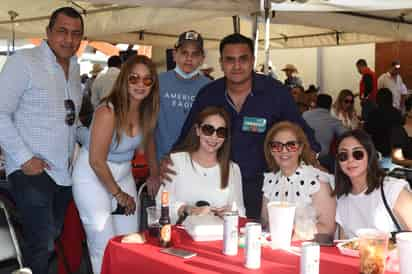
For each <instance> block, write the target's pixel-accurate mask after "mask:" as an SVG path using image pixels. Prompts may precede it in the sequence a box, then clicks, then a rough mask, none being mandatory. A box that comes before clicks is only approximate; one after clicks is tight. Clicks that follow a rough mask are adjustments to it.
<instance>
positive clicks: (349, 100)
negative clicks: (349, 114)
mask: <svg viewBox="0 0 412 274" xmlns="http://www.w3.org/2000/svg"><path fill="white" fill-rule="evenodd" d="M343 102H345V104H351V105H352V104H353V100H351V99H345V100H344V101H343Z"/></svg>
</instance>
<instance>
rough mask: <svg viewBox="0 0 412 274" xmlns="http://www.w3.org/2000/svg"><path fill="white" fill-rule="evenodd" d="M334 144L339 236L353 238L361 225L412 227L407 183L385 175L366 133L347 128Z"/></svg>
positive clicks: (390, 228)
mask: <svg viewBox="0 0 412 274" xmlns="http://www.w3.org/2000/svg"><path fill="white" fill-rule="evenodd" d="M337 145H338V150H337V151H338V154H337V157H336V158H337V161H336V168H335V183H336V187H335V191H334V194H336V196H337V198H338V206H337V211H336V222H337V223H338V224H339V226H340V228H341V229H340V237H341V238H352V237H355V236H356V231H357V230H358V229H360V228H374V229H378V230H381V231H387V232H392V231H397V230H399V229H397V226H396V224H395V221H396V222H397V223H398V224H399V226H400V227H401V229H406V230H412V194H411V192H410V191H409V190H408V186H407V185H408V183H407V182H406V181H405V180H401V179H396V178H392V177H389V176H386V175H385V173H384V171H383V170H382V169H381V168H380V167H379V164H378V158H377V152H376V149H375V147H374V145H373V142H372V140H371V138H370V137H369V135H368V134H367V133H366V132H364V131H363V130H360V129H357V130H353V131H348V132H346V133H344V134H343V135H341V136H340V137H339V139H338V142H337ZM382 188H383V194H384V195H382ZM383 196H385V199H386V201H387V205H388V208H386V206H385V203H384V200H383ZM391 213H392V214H393V216H394V219H392V218H391Z"/></svg>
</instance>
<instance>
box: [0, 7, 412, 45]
mask: <svg viewBox="0 0 412 274" xmlns="http://www.w3.org/2000/svg"><path fill="white" fill-rule="evenodd" d="M277 1H278V0H276V1H273V2H277ZM300 1H301V0H300ZM298 2H299V1H294V2H293V3H292V2H289V1H286V2H284V3H281V4H276V3H273V4H272V9H273V10H274V11H275V12H274V13H273V14H272V15H273V16H272V19H271V23H272V26H271V33H270V40H271V47H272V48H282V47H316V46H327V45H337V44H339V45H345V44H355V43H367V42H380V41H390V40H412V13H411V11H412V1H409V0H391V1H388V0H362V1H359V0H357V1H353V0H309V1H307V3H305V4H301V3H298ZM67 5H71V6H73V7H76V8H78V10H79V11H82V12H84V14H85V25H86V33H85V34H86V37H87V38H88V39H91V40H104V41H109V42H113V43H114V42H127V43H138V44H151V45H153V46H161V47H165V46H170V45H173V43H174V42H175V41H176V37H177V35H178V34H179V33H181V32H183V31H185V30H188V29H195V30H197V31H199V32H201V33H202V35H203V36H204V38H205V43H206V47H208V48H216V47H217V44H218V41H219V40H220V39H221V38H222V37H223V36H225V35H227V34H229V33H232V32H233V22H232V16H233V15H239V16H240V17H241V26H240V30H241V32H242V33H243V34H245V35H248V36H251V34H252V21H253V17H252V16H251V15H252V14H255V13H256V12H259V11H260V9H261V3H260V1H259V0H241V1H240V0H194V1H188V0H88V1H67V0H66V1H64V0H36V1H26V0H2V1H1V3H0V38H11V29H12V27H11V26H12V24H14V29H15V36H16V38H31V37H43V36H44V34H45V26H46V25H47V22H48V16H49V15H50V13H51V12H52V11H53V10H54V9H56V8H58V7H62V6H67ZM9 11H15V12H17V13H18V16H17V17H16V18H15V19H14V21H13V22H14V23H12V20H11V19H10V15H9ZM261 27H262V28H261V29H260V31H261V33H263V26H261ZM262 45H263V42H262Z"/></svg>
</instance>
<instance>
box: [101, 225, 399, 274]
mask: <svg viewBox="0 0 412 274" xmlns="http://www.w3.org/2000/svg"><path fill="white" fill-rule="evenodd" d="M146 236H147V234H146ZM172 238H173V239H174V243H173V244H174V246H175V247H178V248H183V249H187V250H190V251H194V252H196V253H197V254H198V255H197V256H195V257H193V258H190V259H182V258H178V257H174V256H170V255H167V254H163V253H160V252H159V250H160V249H161V247H160V246H158V245H157V239H154V238H150V237H149V240H148V242H147V243H145V244H122V243H121V242H120V240H121V237H115V238H113V239H111V240H110V242H109V243H108V245H107V247H106V250H105V254H104V258H103V264H102V272H101V274H122V273H141V274H151V273H153V274H158V273H179V274H180V273H182V274H188V273H201V274H212V273H213V274H216V273H228V274H239V273H276V274H299V260H300V257H299V255H297V254H292V253H289V252H286V251H282V250H272V249H270V248H268V247H264V248H262V264H261V268H260V269H258V270H250V269H247V268H245V267H244V266H243V256H244V249H242V248H239V254H238V255H237V256H225V255H223V254H222V241H213V242H194V241H193V240H192V239H191V238H190V236H189V235H188V234H187V233H186V232H185V231H184V230H183V229H181V228H174V230H173V234H172ZM320 258H321V262H320V274H330V273H334V274H358V273H359V259H358V258H352V257H347V256H343V255H341V254H340V253H339V251H338V249H337V248H336V247H321V256H320ZM386 273H388V274H389V273H392V272H386Z"/></svg>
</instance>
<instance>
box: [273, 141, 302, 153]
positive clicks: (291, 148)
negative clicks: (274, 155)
mask: <svg viewBox="0 0 412 274" xmlns="http://www.w3.org/2000/svg"><path fill="white" fill-rule="evenodd" d="M299 145H300V143H299V142H298V141H289V142H286V143H281V142H277V141H272V142H270V143H269V146H270V148H271V149H272V151H273V152H282V151H283V148H284V147H285V148H286V150H287V151H288V152H296V151H298V149H299Z"/></svg>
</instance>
